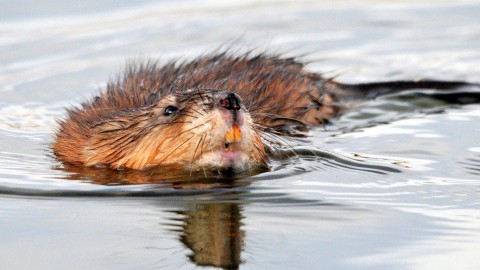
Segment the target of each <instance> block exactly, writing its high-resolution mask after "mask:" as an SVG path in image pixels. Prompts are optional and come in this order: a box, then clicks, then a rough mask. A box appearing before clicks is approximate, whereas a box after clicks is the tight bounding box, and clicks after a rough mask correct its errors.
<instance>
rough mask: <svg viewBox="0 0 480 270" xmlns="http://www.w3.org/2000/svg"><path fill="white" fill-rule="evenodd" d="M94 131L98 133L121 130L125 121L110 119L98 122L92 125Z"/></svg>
mask: <svg viewBox="0 0 480 270" xmlns="http://www.w3.org/2000/svg"><path fill="white" fill-rule="evenodd" d="M94 129H95V131H97V132H98V133H109V132H114V131H118V130H123V129H125V122H122V121H115V120H113V119H112V120H110V121H105V122H101V123H98V124H96V125H95V126H94Z"/></svg>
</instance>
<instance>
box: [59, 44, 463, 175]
mask: <svg viewBox="0 0 480 270" xmlns="http://www.w3.org/2000/svg"><path fill="white" fill-rule="evenodd" d="M465 85H469V84H468V83H465V82H455V81H451V82H444V81H428V80H419V81H391V82H377V83H366V84H342V83H339V82H336V81H334V80H332V79H329V78H325V77H324V76H322V75H321V74H318V73H314V72H309V71H307V70H306V69H305V66H304V64H302V63H301V62H300V61H298V60H297V59H296V58H287V57H282V56H269V55H266V54H256V55H252V54H245V55H240V56H234V55H232V54H229V53H227V52H223V53H217V54H210V55H204V56H202V57H200V58H197V59H194V60H192V61H183V62H180V61H171V62H169V63H167V64H165V65H163V66H160V65H158V63H157V62H155V61H147V62H146V63H144V64H135V63H133V64H130V65H128V66H127V69H126V72H125V73H124V75H123V77H119V78H118V79H117V80H115V81H112V82H110V83H108V85H107V87H106V90H105V91H104V92H102V93H100V94H99V95H98V96H96V97H95V98H93V99H92V100H90V101H87V102H84V103H82V104H81V105H80V106H79V107H74V108H70V109H68V110H67V111H68V115H67V117H66V118H65V119H64V120H60V121H59V129H58V131H57V133H56V139H55V141H54V143H53V152H54V154H55V155H56V156H57V157H58V158H59V159H60V160H61V161H63V162H66V163H68V164H73V165H81V166H101V167H108V168H112V169H121V168H129V169H134V170H145V169H148V168H152V167H155V168H160V169H164V170H165V171H166V172H172V171H173V172H174V171H190V172H192V171H201V170H208V171H218V172H221V173H225V172H226V173H228V174H236V173H241V172H245V171H253V170H256V171H262V170H266V169H268V166H269V145H270V142H271V141H272V140H273V141H274V140H275V138H280V137H282V136H294V135H295V133H296V131H299V130H300V131H302V130H303V131H304V130H308V129H309V128H311V127H314V126H318V125H322V124H324V123H326V121H328V120H329V119H332V118H334V117H336V116H338V115H339V114H340V113H341V112H342V111H344V110H345V108H346V105H345V104H347V101H349V100H356V99H369V98H374V97H376V96H378V95H383V94H389V93H393V92H397V91H401V90H405V89H410V88H432V89H452V88H456V87H461V86H465Z"/></svg>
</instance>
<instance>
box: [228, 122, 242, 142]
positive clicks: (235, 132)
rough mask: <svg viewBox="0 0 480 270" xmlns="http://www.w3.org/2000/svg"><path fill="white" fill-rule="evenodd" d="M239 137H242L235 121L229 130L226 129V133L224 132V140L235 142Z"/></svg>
mask: <svg viewBox="0 0 480 270" xmlns="http://www.w3.org/2000/svg"><path fill="white" fill-rule="evenodd" d="M241 138H242V133H241V131H240V128H239V127H238V125H237V124H236V123H235V124H233V126H232V128H231V129H230V130H229V131H227V133H225V140H226V141H227V142H229V143H232V142H237V141H239V140H240V139H241Z"/></svg>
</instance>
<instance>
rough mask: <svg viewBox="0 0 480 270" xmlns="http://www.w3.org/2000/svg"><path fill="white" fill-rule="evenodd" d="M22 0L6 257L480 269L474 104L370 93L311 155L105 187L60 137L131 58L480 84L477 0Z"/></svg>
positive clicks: (13, 20)
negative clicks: (279, 65)
mask: <svg viewBox="0 0 480 270" xmlns="http://www.w3.org/2000/svg"><path fill="white" fill-rule="evenodd" d="M23 2H24V3H17V2H15V3H13V2H9V1H2V4H1V6H2V9H1V10H0V48H1V49H0V59H1V65H0V96H1V97H0V164H1V166H0V240H1V241H0V250H1V252H0V267H1V268H2V269H25V268H35V269H88V268H102V269H105V268H106V269H108V268H129V269H130V268H142V269H151V268H155V269H192V268H203V267H201V266H205V267H207V268H212V269H216V268H217V267H224V268H236V267H239V268H241V269H320V268H321V269H359V268H360V269H478V268H479V267H480V263H479V262H478V259H477V256H478V252H479V250H480V219H479V216H480V200H479V194H480V144H479V136H480V105H478V104H475V103H474V104H468V105H456V104H450V103H447V102H445V101H443V100H442V99H441V97H437V98H434V97H432V96H430V97H422V96H417V95H400V96H392V97H383V98H379V99H376V100H373V101H368V102H365V103H363V104H361V105H359V106H357V107H355V108H353V109H352V110H351V111H350V112H348V113H347V114H346V115H344V116H342V117H341V118H340V119H338V120H337V121H335V122H334V123H333V124H332V125H329V126H326V127H325V128H318V129H316V130H313V131H312V132H311V134H310V135H311V137H310V138H309V139H308V140H307V141H306V142H303V145H304V146H303V147H302V148H299V149H297V150H298V151H300V152H309V153H312V152H313V153H314V154H315V155H312V154H309V155H305V156H304V157H302V158H295V157H292V159H291V160H287V161H283V162H280V161H277V162H274V163H273V164H272V165H273V168H274V171H272V172H269V173H264V174H260V175H257V176H253V177H248V178H244V179H238V180H235V181H230V182H218V181H204V182H199V183H188V181H187V182H166V183H157V184H142V185H101V184H95V183H92V182H94V181H95V180H98V179H101V178H102V176H100V177H99V176H98V175H97V176H95V175H92V174H89V173H88V172H78V171H77V172H76V171H72V170H65V169H64V168H63V166H62V164H60V163H59V162H57V161H56V160H55V159H54V158H53V157H52V155H51V152H50V151H49V147H48V145H49V143H51V142H52V138H53V136H52V135H53V132H54V129H55V119H57V118H59V117H62V115H64V109H63V108H64V107H65V106H66V105H69V104H78V102H81V101H82V99H84V98H88V97H91V96H92V95H93V94H94V93H96V91H98V89H100V88H101V87H102V86H104V85H105V83H106V81H107V80H108V79H109V78H111V77H114V76H115V74H116V73H117V72H119V71H120V70H121V67H122V65H123V64H124V63H125V61H126V60H127V59H132V58H134V59H137V58H146V57H160V58H161V59H164V60H165V61H166V60H168V59H171V58H174V57H182V58H192V57H195V56H197V55H199V54H201V53H204V52H205V51H209V50H212V49H213V48H216V47H218V46H219V45H221V44H233V45H235V46H237V47H238V48H240V49H245V48H247V49H248V48H258V49H260V50H268V51H270V52H281V53H284V54H286V55H304V56H303V59H305V60H306V61H311V64H309V65H308V68H309V69H310V70H313V71H317V72H322V73H325V74H326V75H328V76H337V79H338V80H339V81H342V82H367V81H376V80H390V79H415V78H422V77H423V78H437V79H446V80H467V81H472V82H479V81H480V65H478V63H479V60H480V50H479V49H478V48H480V17H479V16H478V13H479V11H480V3H479V2H478V1H445V2H442V3H436V4H431V3H430V4H423V3H418V2H415V1H395V2H394V3H390V2H389V1H364V2H360V1H340V2H337V3H336V4H332V3H329V2H327V1H325V2H324V1H303V2H300V1H292V2H289V1H275V2H269V1H243V2H235V1H213V0H212V1H206V2H196V1H175V2H174V1H172V2H168V1H159V2H154V1H137V2H136V3H135V4H131V3H130V2H128V1H107V0H101V1H87V2H85V4H81V5H76V4H65V3H63V2H62V3H61V2H59V1H47V2H45V1H42V2H32V1H23ZM464 91H465V92H472V91H473V92H475V91H478V89H464ZM465 94H468V93H465ZM300 144H302V143H300ZM104 173H105V174H107V172H104ZM109 177H112V176H111V175H110V176H109ZM117 177H119V178H122V177H124V176H118V175H117ZM216 266H217V267H216Z"/></svg>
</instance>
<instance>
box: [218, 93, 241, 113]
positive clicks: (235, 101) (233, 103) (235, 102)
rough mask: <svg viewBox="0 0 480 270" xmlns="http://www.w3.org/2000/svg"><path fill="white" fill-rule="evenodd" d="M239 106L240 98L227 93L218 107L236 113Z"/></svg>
mask: <svg viewBox="0 0 480 270" xmlns="http://www.w3.org/2000/svg"><path fill="white" fill-rule="evenodd" d="M240 104H241V102H240V97H239V96H238V95H237V94H235V93H233V92H230V93H227V95H226V96H225V98H222V99H220V105H221V106H222V107H223V108H225V109H227V110H234V111H238V110H240V108H241V106H240Z"/></svg>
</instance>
